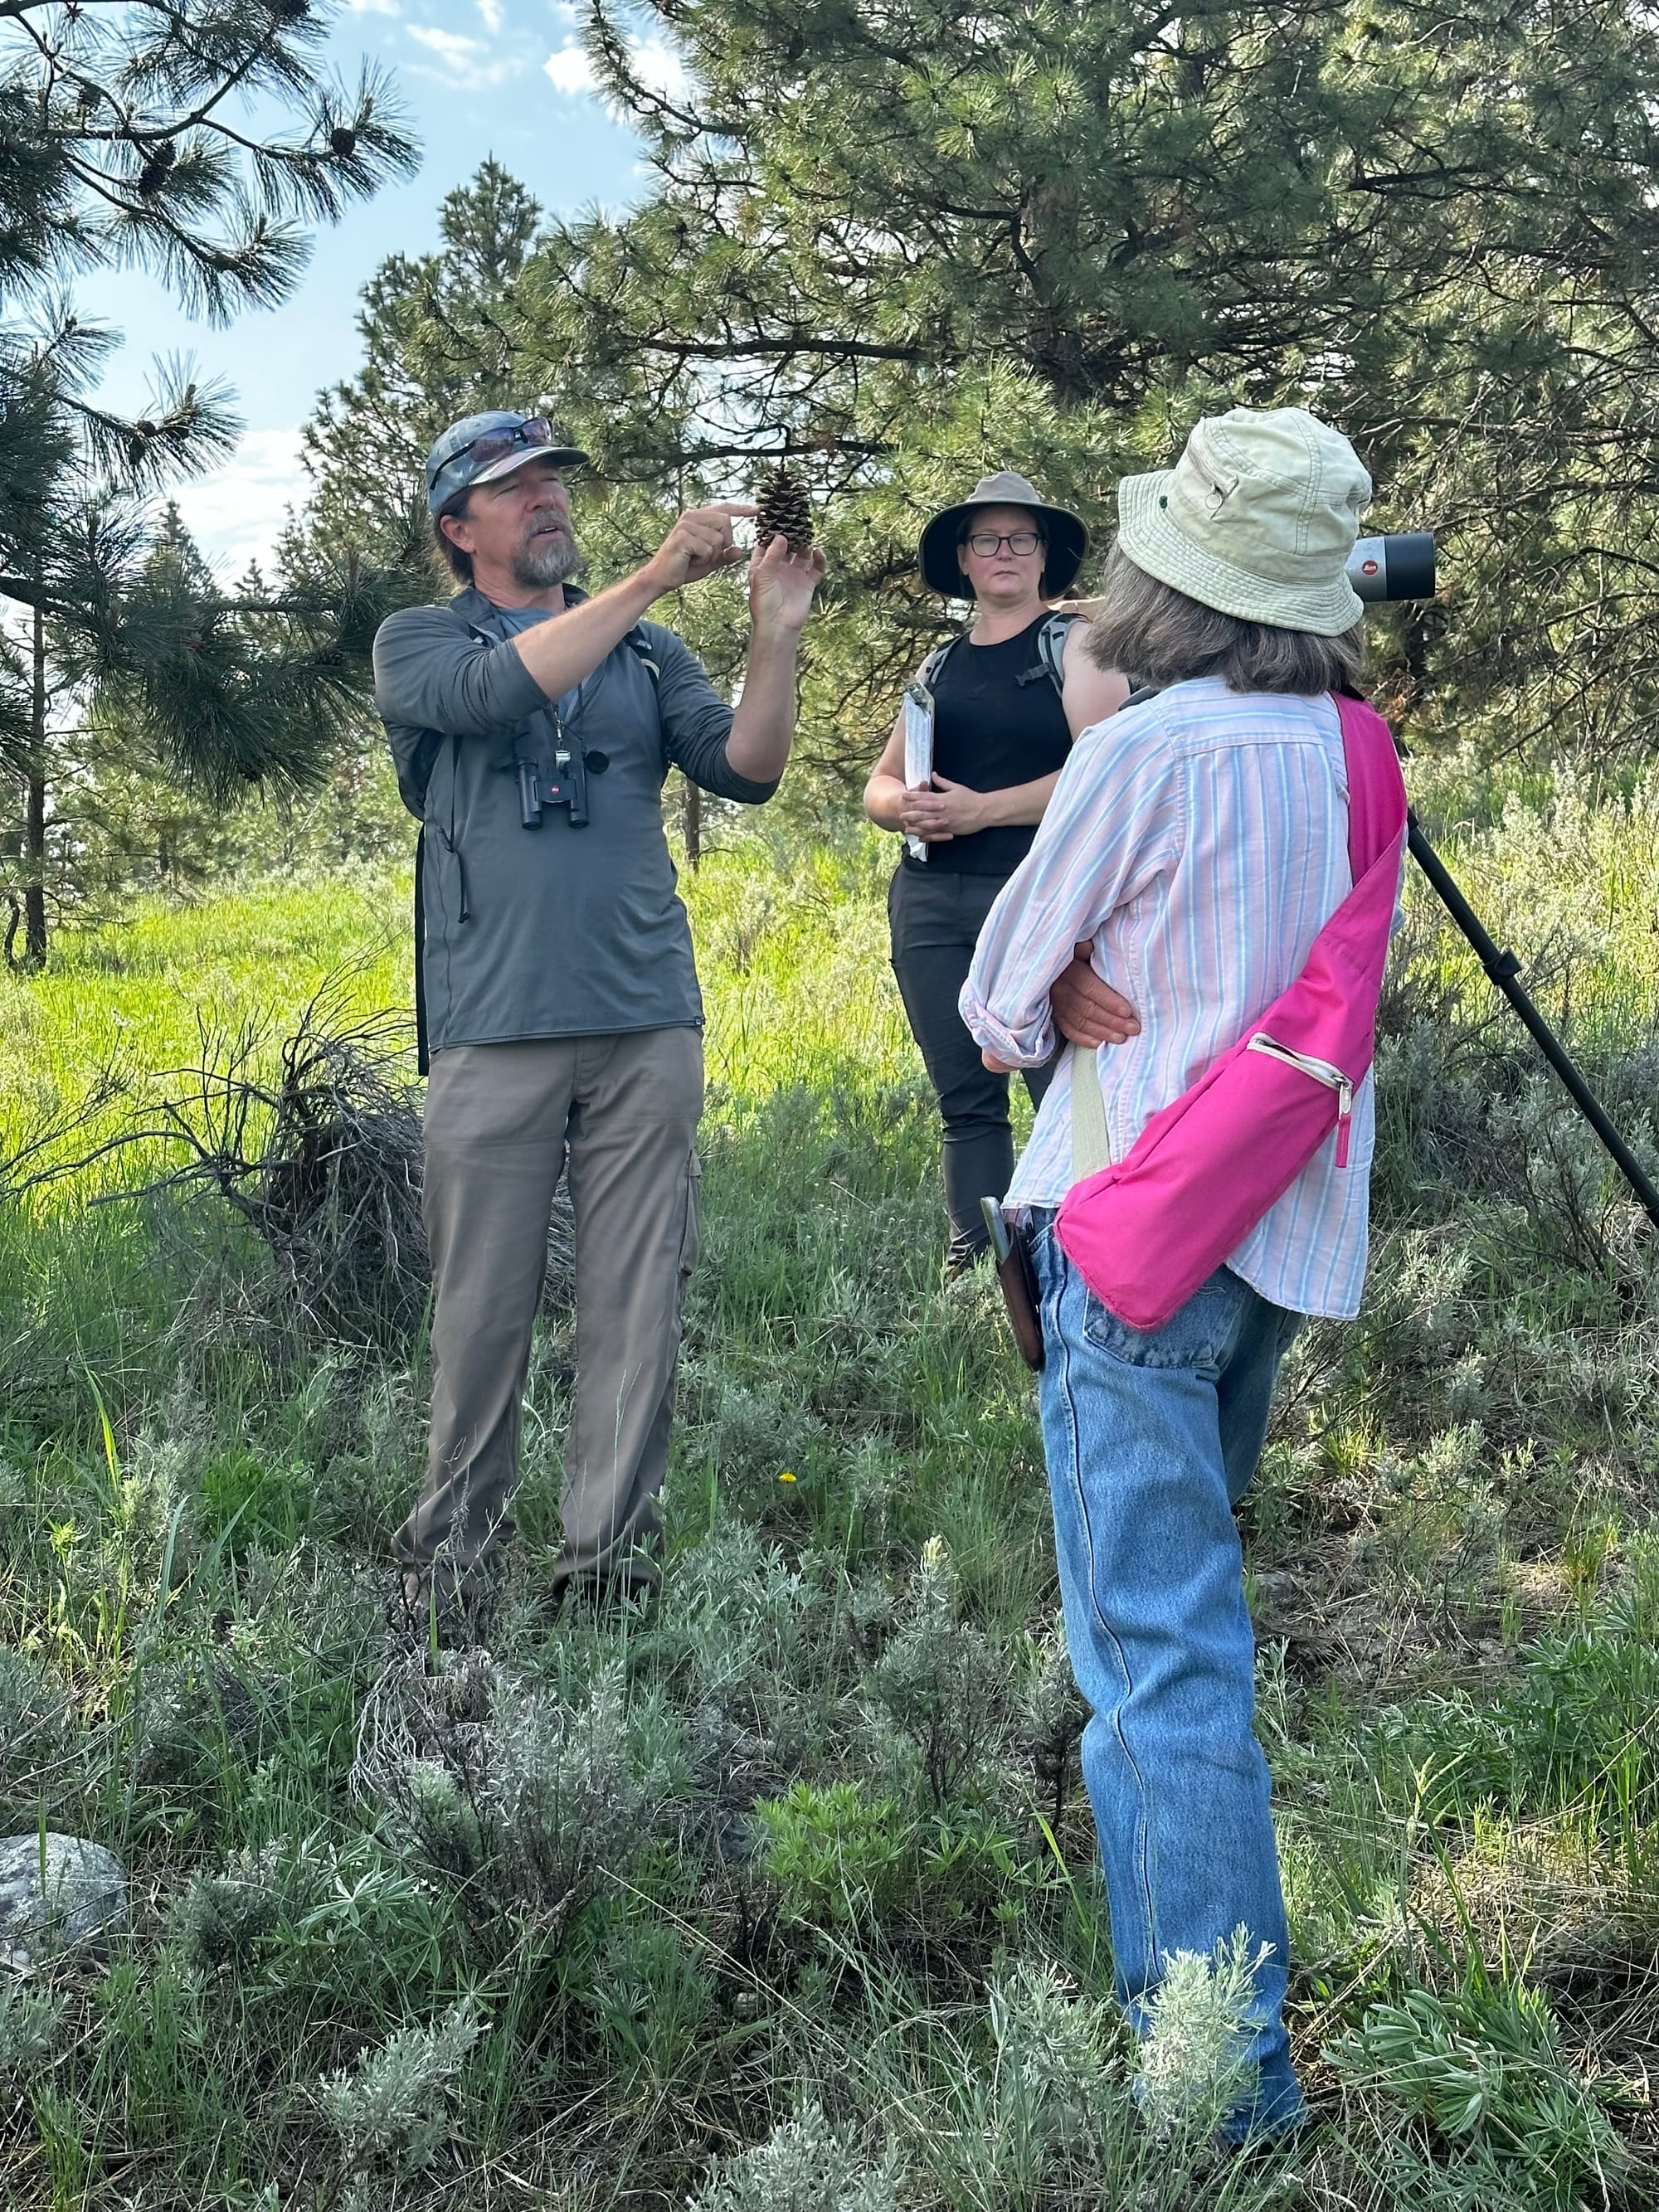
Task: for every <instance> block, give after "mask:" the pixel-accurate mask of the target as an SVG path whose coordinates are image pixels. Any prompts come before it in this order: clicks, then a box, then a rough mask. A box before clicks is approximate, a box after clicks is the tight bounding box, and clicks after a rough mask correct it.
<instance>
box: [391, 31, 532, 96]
mask: <svg viewBox="0 0 1659 2212" xmlns="http://www.w3.org/2000/svg"><path fill="white" fill-rule="evenodd" d="M409 35H410V38H411V39H413V40H415V42H416V45H417V46H424V47H425V48H426V50H427V52H428V53H429V54H435V55H436V57H437V58H438V60H439V62H440V63H441V68H439V69H435V70H432V69H423V68H422V65H421V64H420V63H419V62H415V63H412V64H410V66H411V68H412V69H413V70H414V71H415V73H416V75H417V76H435V77H436V78H437V79H438V81H439V82H440V83H441V84H447V85H448V86H450V87H451V88H453V89H454V90H457V91H462V92H477V91H480V90H482V89H483V87H485V86H486V85H492V84H500V83H501V81H502V79H503V78H504V77H509V76H513V75H515V74H516V72H517V71H518V70H519V68H520V60H519V58H518V56H517V55H515V54H509V55H507V56H504V57H502V58H499V59H497V60H495V61H490V60H488V59H486V57H487V55H488V54H489V47H488V46H485V44H484V42H483V40H482V39H470V38H468V37H467V36H466V35H465V33H464V32H460V31H439V30H434V29H433V28H432V27H430V25H428V24H426V23H411V24H410V27H409Z"/></svg>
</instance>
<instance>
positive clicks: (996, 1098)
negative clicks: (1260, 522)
mask: <svg viewBox="0 0 1659 2212" xmlns="http://www.w3.org/2000/svg"><path fill="white" fill-rule="evenodd" d="M1088 544H1089V535H1088V532H1087V531H1086V530H1085V527H1084V526H1083V523H1082V521H1081V520H1080V519H1079V517H1078V516H1077V515H1075V514H1073V513H1070V512H1069V511H1068V510H1067V509H1066V508H1065V507H1051V506H1049V505H1048V503H1047V502H1046V501H1044V500H1043V499H1042V496H1041V495H1040V494H1039V493H1038V491H1037V489H1036V486H1035V485H1034V484H1032V483H1031V482H1030V479H1029V478H1027V477H1023V476H1018V475H1017V474H1016V473H1015V472H1014V471H1012V469H1004V470H1001V471H999V472H998V473H997V474H995V475H994V476H988V477H981V480H980V482H979V483H977V484H975V487H974V489H973V490H972V491H971V492H970V493H969V495H968V497H967V498H966V499H964V500H961V501H957V503H956V504H955V505H954V506H951V507H945V508H944V509H942V510H941V512H940V513H938V514H936V515H935V516H934V517H933V520H932V521H931V522H930V523H929V524H928V525H927V528H926V529H925V530H924V531H923V532H922V533H921V544H920V546H919V547H918V549H917V558H918V561H919V562H920V565H921V574H922V578H923V580H924V581H925V582H926V583H927V585H928V586H930V587H931V588H932V589H933V591H935V592H938V593H939V596H940V597H941V598H942V599H969V600H971V601H972V602H973V604H974V621H973V623H972V624H971V626H970V627H969V629H967V630H965V631H963V633H962V634H961V635H959V636H957V638H955V639H953V640H952V641H951V642H950V644H949V645H948V646H946V647H945V648H943V650H942V651H941V652H940V653H933V654H930V655H929V657H928V659H927V662H926V663H924V665H923V667H922V669H921V671H919V674H920V677H921V680H922V682H923V683H924V684H925V685H926V687H927V690H930V691H931V693H932V696H933V774H932V775H931V776H929V778H928V779H927V781H926V782H925V783H921V784H919V785H918V786H916V787H915V788H914V789H913V788H911V787H908V786H907V784H906V782H905V765H904V755H905V747H904V714H903V712H902V709H901V711H900V714H899V715H898V717H897V719H896V720H895V722H894V724H893V730H892V734H891V736H890V738H888V741H887V744H886V748H885V750H884V751H883V753H882V756H881V758H880V759H879V760H878V762H877V763H876V765H875V768H874V769H873V770H872V773H871V776H870V780H869V782H868V783H867V784H866V787H865V792H864V806H865V811H866V813H867V814H868V815H869V817H870V818H871V820H872V822H875V823H878V824H879V825H880V826H881V828H882V829H893V830H899V831H902V832H903V833H904V835H905V837H906V840H907V842H906V845H905V847H904V848H903V850H902V854H901V858H900V861H899V866H898V868H897V870H896V872H895V874H894V877H893V880H892V884H891V885H890V888H889V892H888V901H887V910H888V916H889V920H890V923H891V927H892V945H893V971H894V974H895V975H896V977H897V979H898V987H899V992H900V994H901V996H902V999H903V1000H904V1011H905V1013H906V1015H907V1017H908V1020H909V1024H910V1030H911V1034H912V1035H913V1036H915V1040H916V1042H917V1044H918V1046H919V1047H920V1048H921V1056H922V1059H923V1061H924V1062H925V1063H926V1066H927V1073H928V1078H929V1079H930V1081H931V1082H932V1084H933V1091H934V1095H935V1097H937V1099H938V1102H939V1117H940V1121H941V1122H942V1124H943V1129H944V1156H945V1206H946V1209H947V1211H948V1212H949V1215H950V1220H951V1243H950V1255H949V1259H948V1261H947V1266H948V1267H949V1269H950V1270H951V1273H957V1272H960V1270H962V1269H963V1268H964V1267H968V1266H970V1265H971V1264H972V1262H973V1261H975V1259H976V1258H977V1257H978V1256H979V1255H980V1254H981V1253H982V1252H983V1251H984V1250H985V1249H986V1244H987V1232H986V1228H985V1224H984V1221H983V1218H981V1212H980V1200H981V1199H982V1198H998V1199H1000V1197H1001V1196H1002V1194H1003V1193H1004V1191H1006V1188H1008V1183H1009V1180H1010V1178H1011V1176H1012V1174H1013V1166H1014V1150H1013V1129H1012V1122H1011V1121H1010V1119H1009V1113H1008V1079H1007V1077H1006V1075H999V1074H996V1073H993V1071H992V1070H990V1069H989V1068H987V1066H985V1065H984V1062H983V1060H982V1059H981V1054H980V1050H979V1048H978V1046H977V1045H975V1042H974V1041H973V1039H972V1038H971V1037H970V1036H969V1034H968V1032H967V1030H965V1029H964V1028H963V1023H962V1018H961V1016H960V1015H959V1014H958V1013H957V996H958V994H959V993H960V992H961V989H962V986H963V982H964V981H965V980H966V978H967V974H968V963H969V961H970V960H971V958H972V957H973V951H974V945H975V940H976V939H977V938H978V936H979V933H980V930H981V927H982V926H983V924H984V921H985V918H986V916H987V915H988V914H989V912H990V910H991V907H992V904H993V902H994V900H995V898H996V896H997V894H998V892H999V891H1000V890H1001V889H1002V886H1003V885H1004V884H1006V882H1007V880H1008V878H1009V877H1010V876H1011V875H1012V873H1013V872H1014V870H1015V869H1016V868H1017V867H1018V866H1019V864H1020V862H1021V861H1022V860H1024V857H1025V855H1026V854H1027V853H1028V852H1029V851H1030V848H1031V840H1032V838H1033V836H1035V835H1036V825H1037V823H1039V822H1040V821H1041V820H1042V811H1043V809H1044V807H1046V806H1047V805H1048V799H1049V796H1050V794H1051V793H1052V792H1053V790H1054V784H1055V781H1056V780H1057V779H1058V777H1059V775H1060V769H1061V768H1062V767H1063V766H1064V764H1065V761H1066V755H1067V753H1068V752H1069V751H1070V750H1071V748H1072V742H1073V738H1076V737H1077V736H1078V735H1079V732H1081V731H1083V730H1085V729H1086V728H1087V727H1088V726H1090V724H1091V723H1093V722H1098V721H1100V720H1103V718H1104V717H1105V716H1106V715H1108V714H1112V713H1114V712H1115V710H1116V708H1118V707H1120V706H1121V704H1122V702H1123V700H1124V698H1125V697H1126V696H1127V691H1128V685H1127V683H1126V682H1125V681H1124V679H1123V678H1121V677H1120V676H1117V675H1115V674H1111V673H1109V672H1108V671H1103V670H1102V669H1101V668H1099V667H1097V665H1096V664H1095V663H1094V662H1093V661H1092V660H1091V659H1089V658H1088V657H1087V656H1086V655H1085V653H1083V651H1082V649H1081V647H1082V635H1081V633H1082V631H1083V630H1084V629H1086V627H1087V625H1086V623H1082V622H1081V621H1080V620H1079V619H1077V618H1076V617H1073V618H1072V620H1071V627H1070V629H1069V630H1068V631H1067V632H1066V635H1064V636H1063V637H1061V636H1060V635H1059V634H1058V627H1057V628H1056V629H1054V630H1049V634H1048V637H1047V639H1046V641H1045V637H1044V632H1045V629H1048V625H1049V624H1050V623H1051V621H1052V619H1053V609H1052V606H1051V604H1050V603H1051V602H1052V601H1054V600H1055V599H1064V598H1065V596H1066V593H1067V592H1070V591H1071V590H1072V588H1073V586H1074V585H1075V584H1076V582H1077V580H1078V576H1079V572H1080V571H1081V569H1082V567H1083V560H1084V556H1085V553H1086V552H1087V550H1088ZM1118 1004H1119V1006H1121V1020H1122V1024H1123V1034H1126V1035H1127V1034H1128V1033H1129V1030H1130V1028H1131V1027H1132V1025H1133V1017H1132V1016H1131V1015H1130V1014H1129V1010H1128V1008H1127V1004H1124V1003H1123V1002H1122V1001H1119V1002H1118ZM1025 1082H1026V1087H1027V1089H1028V1090H1029V1091H1030V1094H1031V1097H1032V1098H1033V1100H1034V1101H1037V1100H1040V1099H1041V1098H1042V1093H1043V1091H1044V1089H1045V1088H1046V1086H1047V1082H1048V1070H1047V1069H1045V1068H1038V1069H1034V1070H1032V1071H1030V1073H1028V1074H1027V1076H1026V1078H1025Z"/></svg>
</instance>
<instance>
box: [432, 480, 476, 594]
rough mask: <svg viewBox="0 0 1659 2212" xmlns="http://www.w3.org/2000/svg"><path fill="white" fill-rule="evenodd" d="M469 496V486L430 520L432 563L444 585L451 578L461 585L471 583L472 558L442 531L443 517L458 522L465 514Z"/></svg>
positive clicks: (445, 504)
mask: <svg viewBox="0 0 1659 2212" xmlns="http://www.w3.org/2000/svg"><path fill="white" fill-rule="evenodd" d="M471 496H472V488H471V485H470V484H469V485H468V486H467V488H466V489H465V491H458V492H457V493H456V495H455V496H454V498H453V499H452V500H447V501H445V502H444V504H443V506H442V507H440V508H439V509H438V512H437V513H435V515H434V516H433V518H432V558H433V562H434V565H435V568H437V571H438V574H440V575H441V577H442V578H443V580H444V581H445V582H446V583H448V582H449V581H450V580H451V579H452V578H458V579H459V581H460V582H462V583H463V584H470V583H471V581H472V556H471V554H470V553H464V552H462V550H461V549H460V547H459V545H458V544H456V543H455V541H454V539H453V538H451V537H450V536H448V534H447V532H446V531H445V529H444V517H445V516H446V515H452V516H453V518H454V520H456V521H457V522H459V520H461V518H462V516H463V515H465V513H466V503H467V501H468V500H470V499H471Z"/></svg>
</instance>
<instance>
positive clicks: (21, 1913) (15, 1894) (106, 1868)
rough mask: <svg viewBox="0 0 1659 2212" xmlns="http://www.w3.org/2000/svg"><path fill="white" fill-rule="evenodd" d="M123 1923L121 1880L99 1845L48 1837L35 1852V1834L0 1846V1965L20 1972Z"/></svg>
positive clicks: (110, 1856)
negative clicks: (51, 1955)
mask: <svg viewBox="0 0 1659 2212" xmlns="http://www.w3.org/2000/svg"><path fill="white" fill-rule="evenodd" d="M43 1876H44V1879H43ZM126 1920H127V1878H126V1874H125V1869H123V1867H122V1864H121V1862H120V1860H119V1859H118V1858H117V1857H116V1856H115V1854H114V1853H113V1852H112V1851H106V1850H105V1849H104V1847H103V1845H102V1844H93V1843H88V1841H87V1839H86V1838H85V1837H83V1836H59V1835H53V1834H52V1833H50V1832H48V1834H47V1835H46V1838H45V1842H44V1848H43V1844H42V1839H41V1837H40V1834H39V1832H33V1833H31V1834H29V1835H27V1836H8V1837H6V1838H4V1839H3V1841H0V1965H3V1966H9V1967H11V1968H12V1969H13V1971H14V1972H20V1973H21V1972H27V1969H28V1968H29V1967H31V1966H35V1965H36V1964H38V1963H39V1961H40V1960H41V1959H42V1958H44V1957H46V1956H48V1955H49V1954H52V1953H54V1952H58V1951H72V1950H76V1949H78V1948H80V1947H81V1946H82V1945H83V1944H88V1943H90V1942H94V1940H95V1939H96V1938H97V1937H98V1936H102V1935H106V1934H108V1933H110V1932H111V1931H112V1930H113V1929H118V1928H125V1925H126Z"/></svg>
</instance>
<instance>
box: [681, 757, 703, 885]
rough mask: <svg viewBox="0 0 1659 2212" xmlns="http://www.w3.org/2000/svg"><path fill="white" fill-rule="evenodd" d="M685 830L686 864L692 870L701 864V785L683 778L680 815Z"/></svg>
mask: <svg viewBox="0 0 1659 2212" xmlns="http://www.w3.org/2000/svg"><path fill="white" fill-rule="evenodd" d="M681 821H682V823H683V824H684V830H685V859H686V865H687V866H689V867H690V868H691V869H692V870H693V871H694V872H695V871H696V869H698V868H700V867H701V866H702V785H701V784H696V783H693V782H692V781H691V779H690V776H689V775H688V776H687V777H686V779H685V806H684V812H683V814H682V816H681Z"/></svg>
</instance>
